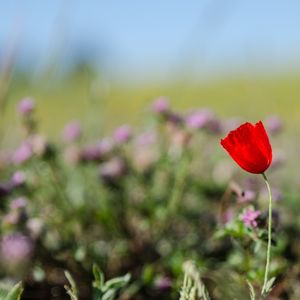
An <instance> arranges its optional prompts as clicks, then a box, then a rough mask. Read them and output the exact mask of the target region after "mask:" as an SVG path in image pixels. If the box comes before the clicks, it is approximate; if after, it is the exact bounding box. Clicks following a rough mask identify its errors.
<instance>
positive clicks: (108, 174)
mask: <svg viewBox="0 0 300 300" xmlns="http://www.w3.org/2000/svg"><path fill="white" fill-rule="evenodd" d="M125 169H126V168H125V163H124V161H123V160H122V159H121V158H119V157H114V158H112V159H111V160H109V161H107V162H105V163H103V164H102V165H101V166H100V176H101V177H102V178H104V179H117V178H120V177H121V176H122V175H123V174H124V172H125Z"/></svg>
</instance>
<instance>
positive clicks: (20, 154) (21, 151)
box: [12, 142, 33, 165]
mask: <svg viewBox="0 0 300 300" xmlns="http://www.w3.org/2000/svg"><path fill="white" fill-rule="evenodd" d="M32 155H33V151H32V147H31V145H30V144H29V143H28V142H23V144H22V145H21V146H20V147H19V148H18V149H17V150H16V151H15V152H14V154H13V157H12V160H13V162H14V163H15V164H16V165H19V164H22V163H24V162H25V161H27V160H29V159H30V158H31V156H32Z"/></svg>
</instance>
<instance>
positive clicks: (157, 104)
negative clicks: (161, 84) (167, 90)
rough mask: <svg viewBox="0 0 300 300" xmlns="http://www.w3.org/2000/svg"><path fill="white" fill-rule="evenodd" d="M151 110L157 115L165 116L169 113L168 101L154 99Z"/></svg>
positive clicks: (162, 98)
mask: <svg viewBox="0 0 300 300" xmlns="http://www.w3.org/2000/svg"><path fill="white" fill-rule="evenodd" d="M152 110H153V111H154V112H156V113H158V114H166V113H168V112H169V111H170V103H169V100H168V99H167V98H165V97H160V98H158V99H156V100H155V101H154V102H153V104H152Z"/></svg>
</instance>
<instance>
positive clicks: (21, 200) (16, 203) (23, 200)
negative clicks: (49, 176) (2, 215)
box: [10, 197, 28, 210]
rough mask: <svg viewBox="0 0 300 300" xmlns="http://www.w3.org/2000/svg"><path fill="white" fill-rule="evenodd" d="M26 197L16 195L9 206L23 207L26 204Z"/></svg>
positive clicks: (12, 207)
mask: <svg viewBox="0 0 300 300" xmlns="http://www.w3.org/2000/svg"><path fill="white" fill-rule="evenodd" d="M27 203H28V199H27V198H25V197H18V198H16V199H14V200H12V201H11V203H10V208H11V209H13V210H17V209H21V208H25V207H26V206H27Z"/></svg>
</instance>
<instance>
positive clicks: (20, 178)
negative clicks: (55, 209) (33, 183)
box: [10, 171, 26, 187]
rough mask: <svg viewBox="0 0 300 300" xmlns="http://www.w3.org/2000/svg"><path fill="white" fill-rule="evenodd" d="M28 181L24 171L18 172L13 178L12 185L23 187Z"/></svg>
mask: <svg viewBox="0 0 300 300" xmlns="http://www.w3.org/2000/svg"><path fill="white" fill-rule="evenodd" d="M25 181H26V174H25V173H24V172H23V171H17V172H15V173H14V174H13V175H12V177H11V180H10V182H11V184H12V186H13V187H18V186H21V185H23V184H24V183H25Z"/></svg>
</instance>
